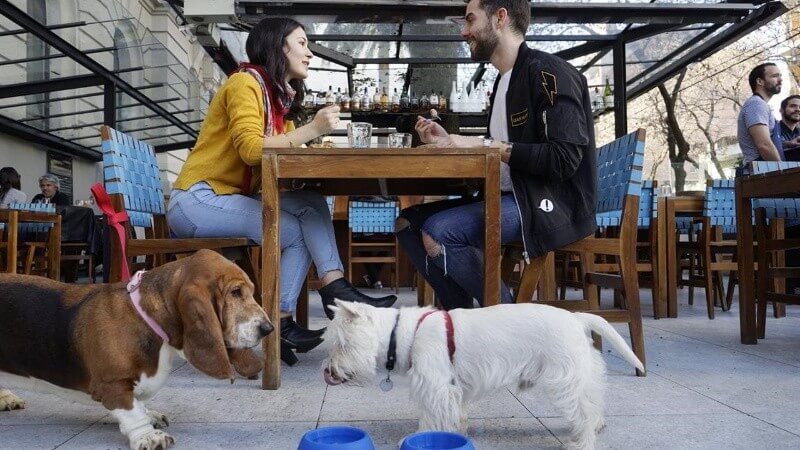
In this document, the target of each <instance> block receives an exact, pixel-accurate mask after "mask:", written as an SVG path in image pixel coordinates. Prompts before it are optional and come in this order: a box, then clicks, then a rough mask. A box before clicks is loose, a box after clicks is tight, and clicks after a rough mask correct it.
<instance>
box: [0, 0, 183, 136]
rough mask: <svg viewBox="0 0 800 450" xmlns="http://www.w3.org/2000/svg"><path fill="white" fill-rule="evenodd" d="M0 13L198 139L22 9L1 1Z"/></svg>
mask: <svg viewBox="0 0 800 450" xmlns="http://www.w3.org/2000/svg"><path fill="white" fill-rule="evenodd" d="M0 13H1V14H2V15H4V16H6V17H7V18H8V19H10V20H11V21H13V22H14V23H16V24H17V25H19V26H20V27H21V28H23V29H25V30H28V31H30V32H31V33H33V34H34V35H36V36H37V37H38V38H39V39H41V40H42V41H44V42H45V43H47V44H49V45H50V46H51V47H53V48H55V49H57V50H58V51H60V52H61V53H64V54H65V55H68V56H69V57H70V58H71V59H73V60H74V61H75V62H77V63H78V64H80V65H82V66H84V67H86V68H87V69H89V70H90V71H92V73H94V74H96V75H99V76H101V77H102V78H103V79H104V80H105V81H107V82H110V83H113V84H114V85H115V86H116V87H117V89H119V90H121V91H123V92H125V93H126V94H128V95H129V96H131V97H133V98H134V99H136V100H137V101H139V102H140V103H142V104H143V105H145V106H146V107H148V108H150V109H152V110H153V111H154V112H157V113H159V114H161V115H162V116H163V117H164V119H165V120H167V121H168V122H170V123H172V124H173V125H175V126H176V127H178V128H180V129H182V130H184V131H186V133H187V134H189V135H190V136H192V137H197V131H195V130H193V129H192V128H191V127H189V126H188V125H186V124H185V123H183V122H182V121H181V120H179V119H178V118H177V117H174V116H172V115H171V114H169V113H168V112H167V111H166V110H165V109H164V108H162V107H161V106H160V105H158V104H157V103H156V102H154V101H153V100H151V99H150V98H148V97H147V96H146V95H144V94H142V93H141V92H139V91H137V90H136V89H135V88H134V87H133V86H131V85H130V84H128V82H126V81H125V80H123V79H122V78H120V77H118V76H117V75H116V74H114V73H113V72H112V71H110V70H108V69H106V68H105V67H103V65H101V64H100V63H98V62H97V61H95V60H93V59H92V58H90V57H89V56H87V55H85V54H84V53H83V52H81V51H80V50H79V49H77V48H76V47H75V46H73V45H72V44H70V43H69V42H67V41H66V40H64V39H63V38H61V37H60V36H58V35H57V34H55V33H54V32H53V31H51V30H49V29H47V27H46V26H45V25H42V24H40V23H39V22H37V21H36V20H34V19H33V18H32V17H31V16H29V15H27V14H26V13H25V12H23V11H22V10H21V9H19V8H17V7H16V6H15V5H13V4H12V3H11V2H10V1H8V0H0Z"/></svg>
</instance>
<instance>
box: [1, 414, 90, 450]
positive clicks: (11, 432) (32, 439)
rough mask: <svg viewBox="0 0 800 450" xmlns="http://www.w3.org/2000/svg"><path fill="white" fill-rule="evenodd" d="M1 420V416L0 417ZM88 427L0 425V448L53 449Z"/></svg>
mask: <svg viewBox="0 0 800 450" xmlns="http://www.w3.org/2000/svg"><path fill="white" fill-rule="evenodd" d="M0 418H2V416H0ZM88 426H89V425H88V424H86V425H83V424H73V425H56V424H47V425H13V426H6V425H5V421H4V422H3V425H0V448H3V449H21V448H24V449H40V448H42V449H43V448H47V449H50V448H55V447H57V446H58V445H60V444H62V443H63V442H65V441H67V440H68V439H70V438H72V437H73V436H75V435H77V434H78V433H80V432H81V431H83V430H85V429H86V427H88Z"/></svg>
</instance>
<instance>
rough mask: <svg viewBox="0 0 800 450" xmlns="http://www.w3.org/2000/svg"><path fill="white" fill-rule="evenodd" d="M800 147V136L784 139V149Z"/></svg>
mask: <svg viewBox="0 0 800 450" xmlns="http://www.w3.org/2000/svg"><path fill="white" fill-rule="evenodd" d="M798 147H800V137H796V138H794V139H792V140H790V141H783V149H784V150H787V149H795V148H798Z"/></svg>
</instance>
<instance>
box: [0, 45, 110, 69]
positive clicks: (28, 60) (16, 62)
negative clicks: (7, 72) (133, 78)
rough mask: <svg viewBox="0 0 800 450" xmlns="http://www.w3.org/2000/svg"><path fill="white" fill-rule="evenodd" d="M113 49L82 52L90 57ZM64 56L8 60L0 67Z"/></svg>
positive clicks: (0, 62) (59, 54) (1, 63)
mask: <svg viewBox="0 0 800 450" xmlns="http://www.w3.org/2000/svg"><path fill="white" fill-rule="evenodd" d="M115 49H116V47H103V48H96V49H93V50H84V51H83V53H85V54H87V55H91V54H93V53H103V52H110V51H112V50H115ZM65 56H67V55H62V54H61V53H58V54H55V55H46V56H34V57H31V58H22V59H9V60H6V61H0V66H8V65H11V64H23V63H27V62H32V61H42V60H45V59H56V58H63V57H65Z"/></svg>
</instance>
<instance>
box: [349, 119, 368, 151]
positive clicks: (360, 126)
mask: <svg viewBox="0 0 800 450" xmlns="http://www.w3.org/2000/svg"><path fill="white" fill-rule="evenodd" d="M371 141H372V124H371V123H367V122H350V123H349V124H347V142H348V143H349V144H350V147H352V148H368V147H369V144H370V142H371Z"/></svg>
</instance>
